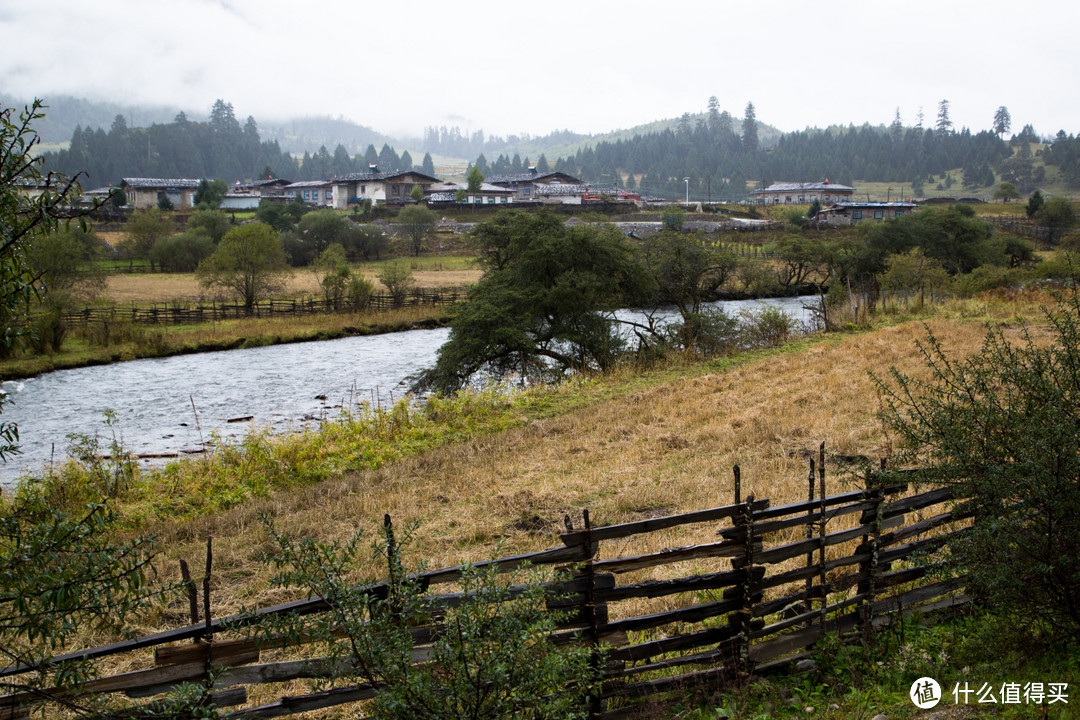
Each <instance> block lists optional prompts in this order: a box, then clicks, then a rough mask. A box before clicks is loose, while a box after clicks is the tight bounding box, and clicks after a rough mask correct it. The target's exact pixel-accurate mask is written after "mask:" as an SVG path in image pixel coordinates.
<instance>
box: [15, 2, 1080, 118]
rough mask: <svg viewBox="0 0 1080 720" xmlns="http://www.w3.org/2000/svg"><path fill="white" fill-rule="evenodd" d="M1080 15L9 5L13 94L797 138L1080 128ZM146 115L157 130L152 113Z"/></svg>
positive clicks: (982, 9)
mask: <svg viewBox="0 0 1080 720" xmlns="http://www.w3.org/2000/svg"><path fill="white" fill-rule="evenodd" d="M1078 20H1080V6H1078V5H1076V4H1075V2H1073V1H1072V0H1069V1H1068V2H1066V0H1048V1H1045V2H1041V3H1032V4H1030V5H1028V4H1025V3H1017V2H1003V1H1001V0H977V1H976V0H933V1H925V0H906V2H889V3H886V2H880V1H879V0H850V1H849V2H845V3H806V2H796V1H789V0H756V1H754V2H750V1H749V0H741V1H740V2H728V1H727V0H708V1H702V2H699V1H697V0H683V1H682V2H664V1H663V0H653V1H651V2H645V1H639V0H617V1H614V2H593V1H590V0H575V1H574V2H569V1H565V0H533V1H529V0H500V1H490V0H472V1H471V2H446V1H445V0H441V1H438V2H429V1H428V0H406V1H405V2H401V3H390V2H370V1H369V2H364V1H361V0H322V2H310V3H308V2H295V0H291V1H286V0H172V1H171V2H167V3H166V2H162V1H160V0H106V1H105V2H87V1H86V0H49V1H48V2H19V1H18V0H0V91H4V92H7V93H9V94H12V95H15V96H18V97H25V98H28V99H29V98H32V97H34V96H39V97H45V98H46V99H47V98H48V96H49V94H50V93H51V94H72V95H75V96H79V97H88V98H91V99H102V100H112V101H118V102H123V103H150V104H166V105H175V106H179V107H182V108H184V109H187V110H189V111H194V112H197V113H199V114H202V115H205V114H207V113H208V112H209V110H210V106H211V105H212V104H213V102H214V100H216V99H218V98H221V99H224V100H226V101H228V102H231V103H232V104H233V106H234V109H235V112H236V115H237V117H238V118H239V119H240V120H241V122H243V120H244V119H245V118H246V117H247V116H249V115H251V116H254V117H255V119H256V120H258V121H267V120H272V119H284V118H288V117H297V116H305V115H320V116H331V117H338V116H341V117H344V118H346V119H349V120H353V121H355V122H357V123H360V124H362V125H367V126H370V127H372V128H373V129H375V130H377V131H380V132H383V133H387V134H391V135H398V136H401V135H414V136H418V135H420V134H421V132H422V131H423V128H424V127H426V126H431V125H447V126H454V125H456V126H459V127H461V128H462V129H463V130H470V131H475V130H477V129H483V130H484V131H485V132H486V133H487V134H488V135H491V134H500V135H507V134H524V133H529V134H533V135H543V134H546V133H548V132H551V131H553V130H561V129H569V130H573V131H576V132H582V133H601V132H606V131H609V130H614V129H618V128H627V127H632V126H634V125H637V124H640V123H644V122H649V121H652V120H658V119H664V118H672V117H677V116H679V115H681V114H682V113H684V112H690V113H699V112H703V111H704V110H705V108H706V104H707V102H708V99H709V97H710V96H711V95H715V96H716V97H717V98H718V99H719V100H720V106H721V108H722V109H726V110H728V111H730V112H731V113H732V115H734V116H735V117H736V118H741V117H742V115H743V111H744V109H745V107H746V104H747V102H753V103H754V107H755V108H756V111H757V118H758V120H759V121H761V122H764V123H768V124H770V125H774V126H776V127H777V128H779V129H780V130H783V131H791V130H800V129H803V128H806V127H809V126H816V127H824V126H826V125H829V124H833V123H838V124H848V123H855V124H861V123H863V122H870V123H872V124H879V123H884V124H888V123H889V122H891V121H892V119H893V116H894V115H895V113H896V110H897V108H899V109H900V114H901V119H902V120H903V122H904V124H905V125H914V124H915V123H916V116H917V114H918V112H919V111H920V108H921V110H922V112H923V114H924V118H925V119H924V123H925V124H926V125H927V126H932V125H933V124H934V122H935V119H936V115H937V109H938V103H939V101H941V100H942V99H947V100H948V101H949V108H950V117H951V119H952V121H953V123H954V125H955V127H956V128H957V129H959V128H960V127H962V126H967V127H969V128H971V129H973V130H982V129H989V128H990V126H991V121H992V119H993V116H994V112H995V110H996V109H997V108H998V107H999V106H1001V105H1004V106H1006V107H1008V109H1009V111H1010V113H1011V115H1012V121H1013V132H1019V131H1020V129H1021V127H1022V126H1023V125H1025V124H1028V123H1030V124H1032V125H1033V126H1034V127H1035V129H1036V131H1038V132H1039V133H1040V134H1042V135H1053V134H1054V133H1056V132H1057V131H1058V130H1060V129H1064V130H1065V131H1066V132H1068V133H1071V134H1073V133H1077V132H1080V93H1078V92H1077V90H1076V88H1077V86H1078V80H1080V77H1078V76H1080V49H1078V46H1077V41H1076V29H1077V26H1078ZM136 124H138V122H136Z"/></svg>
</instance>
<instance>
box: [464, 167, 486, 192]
mask: <svg viewBox="0 0 1080 720" xmlns="http://www.w3.org/2000/svg"><path fill="white" fill-rule="evenodd" d="M465 182H466V183H467V189H468V191H469V192H470V193H472V194H473V195H475V194H476V193H478V192H480V188H481V186H483V184H484V173H483V172H481V171H480V168H479V167H477V166H476V165H473V166H472V167H471V168H469V173H468V174H467V175H466V176H465Z"/></svg>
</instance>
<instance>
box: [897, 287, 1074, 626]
mask: <svg viewBox="0 0 1080 720" xmlns="http://www.w3.org/2000/svg"><path fill="white" fill-rule="evenodd" d="M1046 318H1047V321H1048V323H1049V329H1050V333H1051V342H1050V343H1049V344H1047V343H1046V342H1043V341H1041V340H1038V339H1036V337H1035V336H1034V335H1033V334H1032V333H1031V332H1030V331H1029V329H1028V328H1026V327H1023V326H1022V327H1021V335H1020V339H1019V342H1014V341H1013V340H1010V339H1009V338H1007V337H1006V336H1005V332H1004V331H1003V330H1002V329H995V330H991V331H990V332H989V333H988V334H987V335H986V339H985V340H984V342H983V346H982V349H981V350H980V351H979V352H977V353H975V354H974V355H972V356H971V357H969V358H966V359H958V358H954V357H950V355H949V354H948V353H947V352H946V351H945V350H944V349H943V348H942V346H941V344H940V342H939V341H938V340H937V338H936V337H934V335H933V334H932V333H931V334H929V335H928V337H927V340H926V342H925V343H920V344H919V349H920V351H921V353H922V355H923V358H924V361H925V363H926V365H927V367H928V368H929V370H930V371H931V376H930V379H928V380H926V381H921V380H917V379H915V378H913V377H911V376H908V375H905V374H903V373H900V372H898V371H896V370H895V369H894V370H893V371H892V372H891V376H890V377H889V378H888V379H885V380H883V379H878V386H879V388H880V390H881V392H882V396H883V397H884V399H885V411H884V419H885V421H886V423H887V424H888V427H889V428H891V429H892V431H893V432H895V433H896V438H897V440H898V441H899V449H900V452H899V453H898V457H897V458H896V460H897V461H898V462H900V463H901V464H914V465H916V466H918V467H920V470H919V477H920V478H921V479H922V480H924V481H925V482H930V483H935V484H937V483H940V484H942V485H948V486H952V487H955V488H956V489H957V491H958V492H957V495H958V497H959V498H960V502H961V503H962V504H963V505H964V506H965V507H967V508H969V509H970V510H971V511H972V512H973V514H974V517H975V521H974V525H973V527H972V528H971V529H970V530H969V531H968V532H966V533H965V534H963V535H962V536H960V537H959V538H958V542H957V543H955V544H953V545H951V552H952V554H953V556H954V558H955V562H956V566H957V569H958V570H959V571H960V572H963V573H967V574H968V577H967V583H968V585H969V587H973V588H974V589H976V590H977V591H980V593H981V595H982V596H983V597H985V598H986V599H987V601H988V602H990V603H991V605H992V606H993V607H996V608H997V609H998V610H1000V611H1003V612H1004V613H1005V614H1007V616H1008V617H1009V619H1010V621H1012V622H1015V623H1019V624H1021V625H1022V626H1024V627H1027V628H1030V627H1032V626H1034V627H1040V626H1042V627H1044V628H1046V627H1049V628H1053V629H1054V630H1056V631H1058V632H1060V633H1062V635H1063V636H1064V637H1068V638H1071V639H1072V640H1073V641H1076V640H1080V563H1078V562H1077V558H1080V483H1078V482H1077V478H1078V477H1080V410H1078V408H1080V402H1078V399H1080V295H1078V294H1077V292H1076V290H1075V289H1073V290H1071V291H1070V292H1069V293H1068V294H1067V295H1066V296H1064V297H1062V298H1060V299H1059V300H1058V302H1057V303H1056V305H1055V306H1054V307H1052V308H1049V309H1047V310H1046ZM1041 334H1042V333H1041V332H1040V335H1041Z"/></svg>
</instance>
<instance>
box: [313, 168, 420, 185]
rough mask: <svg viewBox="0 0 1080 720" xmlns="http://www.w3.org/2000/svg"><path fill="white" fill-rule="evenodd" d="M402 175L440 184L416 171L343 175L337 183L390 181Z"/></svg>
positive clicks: (336, 180)
mask: <svg viewBox="0 0 1080 720" xmlns="http://www.w3.org/2000/svg"><path fill="white" fill-rule="evenodd" d="M402 175H416V176H417V177H419V178H422V179H425V180H431V181H432V182H438V181H439V179H438V178H433V177H431V176H430V175H425V174H424V173H422V172H417V171H415V170H392V171H390V172H366V173H349V174H348V175H342V176H341V177H339V178H336V179H335V180H334V182H336V183H354V182H372V181H375V180H390V179H392V178H396V177H401V176H402Z"/></svg>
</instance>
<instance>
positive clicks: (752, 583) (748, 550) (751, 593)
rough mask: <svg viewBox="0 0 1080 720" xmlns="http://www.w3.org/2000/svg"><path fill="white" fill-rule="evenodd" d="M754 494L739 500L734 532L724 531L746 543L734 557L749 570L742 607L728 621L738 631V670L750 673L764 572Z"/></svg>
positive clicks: (740, 593) (741, 588) (742, 589)
mask: <svg viewBox="0 0 1080 720" xmlns="http://www.w3.org/2000/svg"><path fill="white" fill-rule="evenodd" d="M753 503H754V495H753V493H751V494H750V495H747V496H746V502H742V503H736V504H737V505H739V506H740V507H739V509H738V511H737V512H736V513H735V514H734V515H733V516H732V518H731V522H732V525H733V526H734V527H733V528H732V530H731V531H730V532H723V533H722V534H723V535H724V536H726V537H730V538H731V539H736V538H739V539H741V540H742V544H743V547H742V549H743V554H742V557H741V558H739V557H735V558H732V566H733V567H735V568H736V569H738V570H742V571H743V572H744V573H745V576H744V578H743V581H742V583H741V584H740V585H739V587H738V588H737V589H736V593H737V594H738V597H739V608H738V609H737V610H735V611H733V612H732V613H731V614H730V615H729V616H728V624H729V625H730V626H731V627H732V629H733V630H734V631H735V633H736V634H735V640H736V648H735V652H734V658H733V659H734V663H735V669H736V672H738V673H739V674H742V675H749V674H750V671H751V669H752V668H751V661H750V633H751V630H752V622H753V612H752V610H753V606H754V603H755V602H756V601H757V595H758V585H759V578H760V577H761V573H759V572H758V569H757V567H756V566H755V564H754V558H755V552H756V551H757V550H758V549H760V545H761V542H760V540H758V539H757V538H756V537H755V536H754V511H753Z"/></svg>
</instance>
